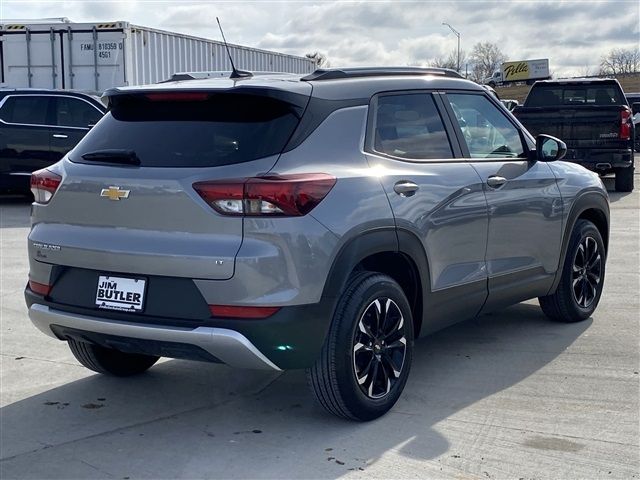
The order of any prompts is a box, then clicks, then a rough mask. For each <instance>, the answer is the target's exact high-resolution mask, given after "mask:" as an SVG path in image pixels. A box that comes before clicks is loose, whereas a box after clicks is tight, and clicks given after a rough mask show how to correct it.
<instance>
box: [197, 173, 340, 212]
mask: <svg viewBox="0 0 640 480" xmlns="http://www.w3.org/2000/svg"><path fill="white" fill-rule="evenodd" d="M335 184H336V178H335V177H333V176H331V175H327V174H325V173H303V174H293V175H272V176H265V177H254V178H241V179H236V180H215V181H211V182H198V183H194V184H193V188H194V189H195V191H196V192H198V194H199V195H200V196H201V197H202V198H203V199H204V200H205V201H206V202H207V203H208V204H209V205H211V207H213V208H214V209H215V210H216V211H217V212H219V213H221V214H223V215H247V216H280V217H297V216H302V215H306V214H307V213H309V212H310V211H311V210H313V209H314V208H315V207H316V206H317V205H318V204H319V203H320V202H321V201H322V199H324V197H326V196H327V194H328V193H329V191H330V190H331V189H332V188H333V186H334V185H335Z"/></svg>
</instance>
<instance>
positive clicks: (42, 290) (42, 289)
mask: <svg viewBox="0 0 640 480" xmlns="http://www.w3.org/2000/svg"><path fill="white" fill-rule="evenodd" d="M29 288H30V289H31V291H32V292H33V293H37V294H38V295H44V296H45V297H46V296H47V295H49V292H50V291H51V285H46V284H44V283H38V282H34V281H33V280H29Z"/></svg>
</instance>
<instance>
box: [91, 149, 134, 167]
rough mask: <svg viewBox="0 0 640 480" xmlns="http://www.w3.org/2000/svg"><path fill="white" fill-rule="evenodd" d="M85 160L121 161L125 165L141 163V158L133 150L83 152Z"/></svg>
mask: <svg viewBox="0 0 640 480" xmlns="http://www.w3.org/2000/svg"><path fill="white" fill-rule="evenodd" d="M82 158H83V159H84V160H88V161H90V162H104V163H120V164H123V165H140V159H139V158H138V155H136V152H134V151H133V150H120V149H111V150H96V151H95V152H87V153H84V154H82Z"/></svg>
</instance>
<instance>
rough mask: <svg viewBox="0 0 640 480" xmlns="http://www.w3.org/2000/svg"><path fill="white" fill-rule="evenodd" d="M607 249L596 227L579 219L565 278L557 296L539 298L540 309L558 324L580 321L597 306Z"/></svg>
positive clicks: (566, 258)
mask: <svg viewBox="0 0 640 480" xmlns="http://www.w3.org/2000/svg"><path fill="white" fill-rule="evenodd" d="M605 259H606V255H605V249H604V242H603V241H602V236H601V235H600V232H599V231H598V229H597V228H596V226H595V225H594V224H593V223H591V222H590V221H588V220H583V219H580V220H578V221H577V222H576V224H575V226H574V227H573V231H572V232H571V238H570V239H569V245H568V247H567V254H566V257H565V260H564V266H563V268H562V277H561V278H560V283H559V284H558V288H557V289H556V291H555V293H553V294H552V295H547V296H545V297H539V298H538V301H539V302H540V307H541V308H542V311H543V312H544V313H545V315H546V316H547V317H549V318H550V319H551V320H554V321H556V322H565V323H572V322H579V321H581V320H585V319H587V318H589V317H590V316H591V314H592V313H593V312H594V311H595V309H596V307H597V306H598V302H599V301H600V296H601V295H602V288H603V286H604V274H605Z"/></svg>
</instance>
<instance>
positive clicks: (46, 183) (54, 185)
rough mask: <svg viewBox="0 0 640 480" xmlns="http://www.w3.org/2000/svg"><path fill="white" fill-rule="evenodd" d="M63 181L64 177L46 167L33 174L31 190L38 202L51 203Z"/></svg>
mask: <svg viewBox="0 0 640 480" xmlns="http://www.w3.org/2000/svg"><path fill="white" fill-rule="evenodd" d="M61 182H62V177H61V176H60V175H58V174H56V173H53V172H51V171H49V170H47V169H46V168H43V169H42V170H38V171H36V172H33V173H32V174H31V192H32V193H33V197H34V198H35V200H36V202H37V203H49V200H51V197H53V194H54V193H56V190H57V189H58V187H59V186H60V183H61Z"/></svg>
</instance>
